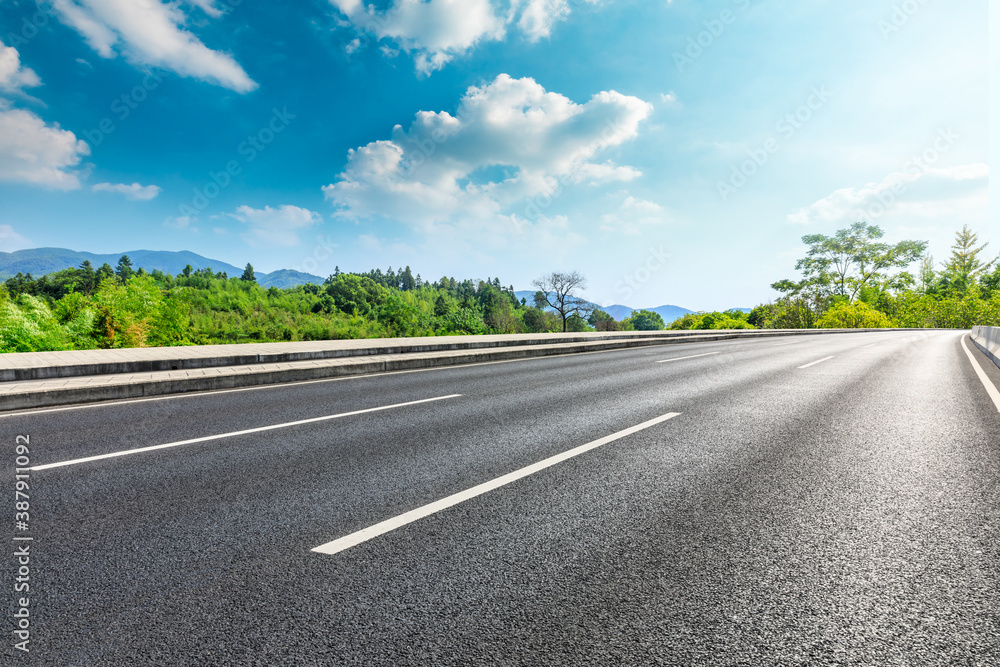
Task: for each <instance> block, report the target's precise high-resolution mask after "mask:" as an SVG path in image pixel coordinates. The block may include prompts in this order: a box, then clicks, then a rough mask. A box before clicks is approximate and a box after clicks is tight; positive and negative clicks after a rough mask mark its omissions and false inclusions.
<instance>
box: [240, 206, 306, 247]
mask: <svg viewBox="0 0 1000 667" xmlns="http://www.w3.org/2000/svg"><path fill="white" fill-rule="evenodd" d="M230 215H232V217H234V218H236V219H237V220H239V221H240V222H243V223H246V224H247V225H249V226H250V229H249V230H248V231H246V232H245V233H243V234H241V236H242V238H243V240H244V241H246V242H247V243H249V244H250V245H253V246H262V247H268V246H282V247H289V246H295V245H298V244H299V237H298V231H299V230H302V229H306V228H307V227H311V226H312V225H315V224H317V223H319V222H320V221H322V219H323V217H322V216H321V215H320V214H319V213H314V212H313V211H310V210H309V209H306V208H299V207H298V206H289V205H285V206H279V207H278V208H271V207H270V206H265V207H264V208H262V209H258V208H251V207H249V206H240V207H239V208H237V209H236V212H235V213H232V214H230Z"/></svg>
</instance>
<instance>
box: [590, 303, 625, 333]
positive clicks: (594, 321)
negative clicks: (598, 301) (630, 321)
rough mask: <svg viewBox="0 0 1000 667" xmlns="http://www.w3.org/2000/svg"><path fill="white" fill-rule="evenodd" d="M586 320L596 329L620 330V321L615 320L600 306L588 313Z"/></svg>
mask: <svg viewBox="0 0 1000 667" xmlns="http://www.w3.org/2000/svg"><path fill="white" fill-rule="evenodd" d="M587 322H588V323H589V324H590V326H592V327H594V328H595V329H597V330H598V331H621V330H622V323H621V322H619V321H617V320H615V318H613V317H611V315H610V314H609V313H606V312H604V311H603V310H601V309H600V308H598V309H595V310H594V312H592V313H591V314H590V317H588V318H587Z"/></svg>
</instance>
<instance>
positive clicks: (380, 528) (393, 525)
mask: <svg viewBox="0 0 1000 667" xmlns="http://www.w3.org/2000/svg"><path fill="white" fill-rule="evenodd" d="M680 414H681V413H679V412H669V413H667V414H665V415H661V416H659V417H657V418H655V419H650V420H649V421H646V422H643V423H641V424H638V425H636V426H632V427H630V428H627V429H625V430H624V431H618V432H617V433H612V434H611V435H607V436H604V437H603V438H600V439H598V440H594V441H593V442H588V443H587V444H585V445H580V446H579V447H575V448H573V449H570V450H568V451H565V452H563V453H561V454H556V455H555V456H550V457H549V458H547V459H544V460H542V461H539V462H538V463H533V464H531V465H529V466H526V467H524V468H521V469H520V470H515V471H514V472H511V473H508V474H506V475H503V476H502V477H497V478H496V479H494V480H491V481H489V482H485V483H483V484H480V485H478V486H474V487H472V488H471V489H466V490H465V491H460V492H458V493H456V494H453V495H450V496H448V497H446V498H442V499H441V500H437V501H434V502H433V503H429V504H427V505H424V506H423V507H418V508H416V509H414V510H410V511H409V512H405V513H403V514H400V515H399V516H395V517H393V518H391V519H387V520H385V521H382V522H380V523H376V524H375V525H374V526H369V527H368V528H364V529H362V530H359V531H357V532H354V533H351V534H349V535H345V536H344V537H341V538H338V539H336V540H333V541H332V542H327V543H326V544H321V545H320V546H318V547H316V548H315V549H311V551H314V552H316V553H321V554H327V555H333V554H335V553H339V552H341V551H344V550H346V549H350V548H351V547H354V546H357V545H359V544H361V543H362V542H367V541H368V540H370V539H372V538H375V537H378V536H379V535H384V534H385V533H388V532H391V531H393V530H396V529H397V528H400V527H402V526H405V525H407V524H409V523H413V522H414V521H417V520H419V519H423V518H424V517H427V516H430V515H431V514H436V513H438V512H440V511H442V510H445V509H448V508H449V507H452V506H454V505H458V504H459V503H462V502H465V501H466V500H470V499H472V498H475V497H476V496H481V495H483V494H484V493H487V492H489V491H492V490H494V489H498V488H500V487H501V486H505V485H507V484H510V483H511V482H515V481H517V480H519V479H521V478H523V477H527V476H528V475H533V474H535V473H536V472H539V471H541V470H545V469H546V468H549V467H552V466H554V465H556V464H557V463H562V462H563V461H566V460H567V459H571V458H573V457H575V456H579V455H580V454H583V453H585V452H589V451H590V450H592V449H597V448H598V447H601V446H602V445H606V444H608V443H609V442H614V441H615V440H619V439H621V438H624V437H625V436H627V435H631V434H633V433H637V432H639V431H642V430H644V429H647V428H649V427H650V426H656V425H657V424H660V423H662V422H665V421H667V420H668V419H673V418H674V417H677V416H679V415H680Z"/></svg>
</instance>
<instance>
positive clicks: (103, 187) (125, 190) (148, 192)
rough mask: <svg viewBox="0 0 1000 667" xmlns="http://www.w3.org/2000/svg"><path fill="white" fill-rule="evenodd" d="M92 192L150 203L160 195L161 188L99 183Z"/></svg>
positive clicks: (136, 184)
mask: <svg viewBox="0 0 1000 667" xmlns="http://www.w3.org/2000/svg"><path fill="white" fill-rule="evenodd" d="M91 190H92V191H94V192H115V193H117V194H120V195H125V197H126V198H128V199H134V200H136V201H149V200H150V199H155V198H156V196H157V195H158V194H160V187H159V186H157V185H139V184H138V183H132V184H131V185H126V184H125V183H98V184H97V185H94V186H93V187H92V188H91Z"/></svg>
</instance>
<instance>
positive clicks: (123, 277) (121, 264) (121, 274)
mask: <svg viewBox="0 0 1000 667" xmlns="http://www.w3.org/2000/svg"><path fill="white" fill-rule="evenodd" d="M115 275H117V276H118V282H120V283H121V284H122V285H124V284H125V283H127V282H128V279H129V278H131V277H132V276H134V275H135V269H133V268H132V260H131V259H129V257H128V255H122V256H121V257H119V258H118V266H117V268H116V269H115Z"/></svg>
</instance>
